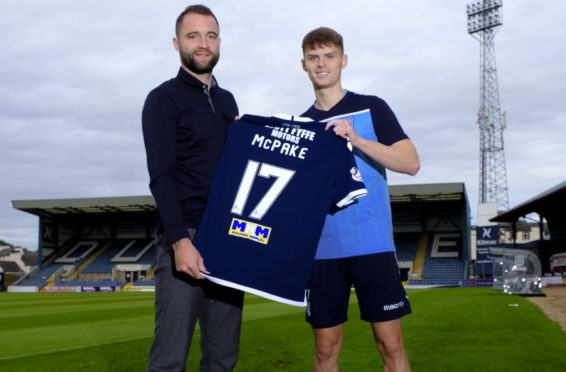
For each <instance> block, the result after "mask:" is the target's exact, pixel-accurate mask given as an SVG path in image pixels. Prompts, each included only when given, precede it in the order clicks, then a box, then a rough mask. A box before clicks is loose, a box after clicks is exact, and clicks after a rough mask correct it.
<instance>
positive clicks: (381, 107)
mask: <svg viewBox="0 0 566 372" xmlns="http://www.w3.org/2000/svg"><path fill="white" fill-rule="evenodd" d="M302 116H305V117H309V118H312V119H314V120H318V121H325V122H328V121H330V120H332V119H348V120H350V122H351V123H352V126H353V127H354V129H355V130H356V132H357V133H358V134H359V135H360V136H362V137H363V138H366V139H368V140H372V141H377V142H380V143H383V144H385V145H391V144H393V143H395V142H397V141H400V140H403V139H406V138H408V137H407V135H406V134H405V132H404V131H403V129H402V128H401V126H400V124H399V122H398V121H397V118H396V117H395V114H394V113H393V111H392V110H391V109H390V108H389V106H388V105H387V103H386V102H385V101H384V100H382V99H381V98H379V97H376V96H368V95H361V94H357V93H353V92H347V93H346V95H345V96H344V97H343V98H342V100H341V101H339V102H338V103H337V104H336V105H335V106H334V107H333V108H331V109H330V110H329V111H322V110H318V109H317V108H316V107H314V105H313V106H312V107H311V108H310V109H309V110H307V111H306V112H305V113H304V114H303V115H302ZM353 153H354V155H355V157H356V162H357V166H358V167H359V169H360V172H361V174H363V176H364V184H365V185H366V187H367V190H368V195H367V197H365V198H362V199H360V200H359V202H358V203H356V205H355V206H353V207H352V208H348V209H346V210H344V211H343V212H341V213H337V214H335V215H332V216H328V218H327V219H326V222H325V225H324V229H323V231H322V236H321V238H320V242H319V245H318V249H317V252H316V258H317V259H334V258H341V257H352V256H360V255H365V254H373V253H380V252H390V251H395V244H394V241H393V224H392V219H391V206H390V201H389V189H388V185H387V177H386V172H385V168H384V167H383V166H382V165H381V164H379V163H377V162H376V161H374V160H373V159H371V158H370V157H369V156H367V155H366V154H364V153H363V152H361V151H359V150H358V149H354V150H353Z"/></svg>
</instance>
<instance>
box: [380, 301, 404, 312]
mask: <svg viewBox="0 0 566 372" xmlns="http://www.w3.org/2000/svg"><path fill="white" fill-rule="evenodd" d="M403 306H405V302H403V301H400V302H397V303H396V304H391V305H384V306H383V311H391V310H397V309H400V308H402V307H403Z"/></svg>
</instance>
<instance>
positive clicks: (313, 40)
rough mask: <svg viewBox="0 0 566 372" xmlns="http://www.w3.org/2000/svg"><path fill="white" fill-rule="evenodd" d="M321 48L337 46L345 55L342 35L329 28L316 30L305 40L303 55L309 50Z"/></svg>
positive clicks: (306, 36) (307, 35)
mask: <svg viewBox="0 0 566 372" xmlns="http://www.w3.org/2000/svg"><path fill="white" fill-rule="evenodd" d="M319 46H337V47H338V48H340V51H341V52H342V53H344V40H343V39H342V35H340V34H339V33H338V32H336V31H334V30H333V29H331V28H329V27H319V28H315V29H314V30H312V31H311V32H309V33H308V34H306V35H305V37H304V38H303V45H302V47H303V53H304V52H305V51H306V50H307V49H314V48H316V47H319Z"/></svg>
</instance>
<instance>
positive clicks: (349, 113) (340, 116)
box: [320, 109, 369, 123]
mask: <svg viewBox="0 0 566 372" xmlns="http://www.w3.org/2000/svg"><path fill="white" fill-rule="evenodd" d="M364 112H369V109H363V110H360V111H355V112H348V113H347V114H341V115H336V116H333V117H331V118H327V119H324V120H320V122H321V123H327V122H329V121H331V120H334V119H340V118H345V117H348V116H354V115H357V114H361V113H364Z"/></svg>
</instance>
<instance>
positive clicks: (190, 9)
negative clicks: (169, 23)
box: [175, 4, 220, 36]
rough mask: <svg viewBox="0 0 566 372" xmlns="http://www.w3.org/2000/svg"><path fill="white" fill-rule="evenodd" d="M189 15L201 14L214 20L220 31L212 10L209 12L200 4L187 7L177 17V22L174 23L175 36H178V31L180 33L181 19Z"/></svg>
mask: <svg viewBox="0 0 566 372" xmlns="http://www.w3.org/2000/svg"><path fill="white" fill-rule="evenodd" d="M190 13H195V14H202V15H205V16H209V17H212V18H214V22H216V25H217V26H218V28H219V29H220V24H219V23H218V19H216V16H215V15H214V13H212V10H210V8H209V7H207V6H206V5H201V4H197V5H189V6H188V7H186V8H185V10H183V12H182V13H181V14H179V16H178V17H177V21H176V22H175V35H177V36H179V31H181V24H182V23H183V18H185V16H186V15H187V14H190Z"/></svg>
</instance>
